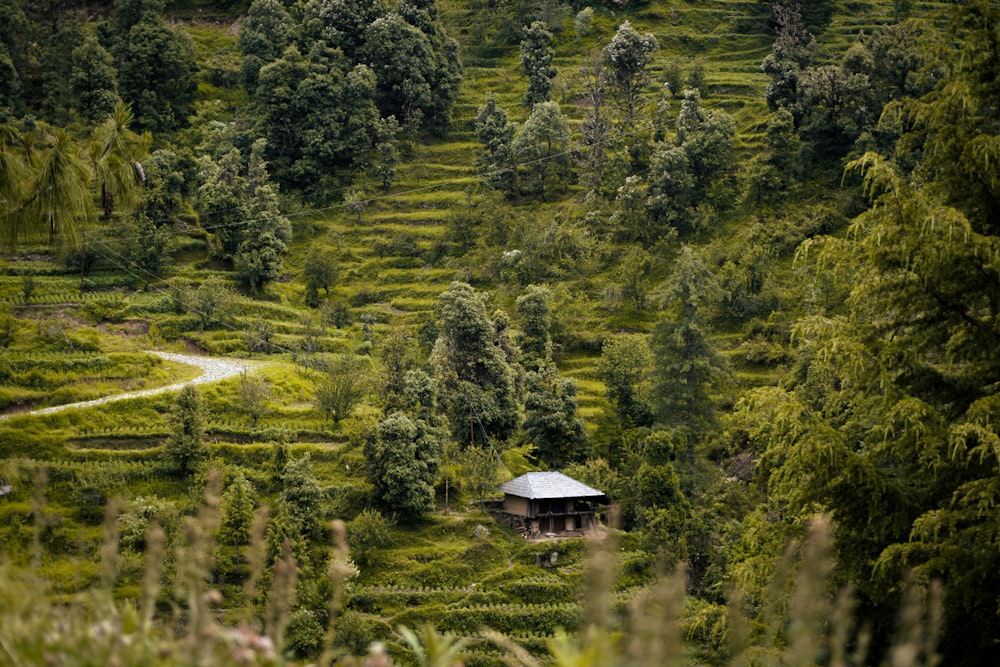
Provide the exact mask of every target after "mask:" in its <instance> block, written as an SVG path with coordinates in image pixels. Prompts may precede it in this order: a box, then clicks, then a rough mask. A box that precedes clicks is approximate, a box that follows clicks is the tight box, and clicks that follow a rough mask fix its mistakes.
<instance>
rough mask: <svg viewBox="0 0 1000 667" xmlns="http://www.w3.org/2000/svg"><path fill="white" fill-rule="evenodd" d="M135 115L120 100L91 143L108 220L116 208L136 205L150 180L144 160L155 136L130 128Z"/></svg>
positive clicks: (96, 131)
mask: <svg viewBox="0 0 1000 667" xmlns="http://www.w3.org/2000/svg"><path fill="white" fill-rule="evenodd" d="M134 118H135V117H134V116H133V115H132V109H131V107H129V105H128V104H126V103H124V102H118V103H117V104H116V105H115V110H114V111H113V112H112V113H111V114H110V115H109V116H108V118H107V120H105V121H104V123H102V124H101V125H100V126H99V127H98V128H97V129H96V130H95V131H94V139H93V141H92V142H91V144H90V151H89V153H90V162H91V164H92V165H93V169H94V177H95V179H96V185H97V188H98V196H99V198H100V200H101V210H102V211H103V212H104V219H105V220H110V219H111V216H112V215H113V214H114V212H115V209H116V208H119V207H124V208H131V207H132V206H134V205H135V204H136V203H137V202H138V200H139V197H140V195H141V193H142V189H141V186H142V183H143V182H144V181H145V180H146V175H145V172H144V171H143V169H142V165H141V164H140V160H142V159H144V158H145V157H146V155H147V154H148V152H149V146H150V144H151V143H152V140H153V137H152V135H150V134H149V133H148V132H144V133H142V134H137V133H136V132H133V131H132V130H130V129H129V125H130V124H131V123H132V121H133V120H134Z"/></svg>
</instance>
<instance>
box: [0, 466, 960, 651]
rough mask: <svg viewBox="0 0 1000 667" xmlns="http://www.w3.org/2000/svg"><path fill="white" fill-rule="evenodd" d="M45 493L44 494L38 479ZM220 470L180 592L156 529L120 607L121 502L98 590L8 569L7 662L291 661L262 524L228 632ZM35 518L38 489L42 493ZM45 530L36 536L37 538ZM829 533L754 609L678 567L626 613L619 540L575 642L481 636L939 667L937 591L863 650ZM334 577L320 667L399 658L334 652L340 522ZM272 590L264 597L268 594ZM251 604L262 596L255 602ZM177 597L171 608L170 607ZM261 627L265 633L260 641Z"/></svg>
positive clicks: (293, 568) (3, 646) (438, 638)
mask: <svg viewBox="0 0 1000 667" xmlns="http://www.w3.org/2000/svg"><path fill="white" fill-rule="evenodd" d="M40 486H41V485H40ZM219 490H220V483H219V476H218V474H212V475H210V477H209V480H208V483H207V485H206V491H205V501H204V503H203V505H202V508H201V509H200V510H199V512H198V513H197V514H196V515H195V516H192V517H188V519H187V520H186V522H185V524H184V528H183V530H182V531H181V534H180V536H179V540H178V545H177V546H176V549H177V567H176V574H175V576H174V577H173V579H174V582H173V586H174V587H173V590H172V592H173V596H172V597H171V596H167V595H165V594H164V591H163V587H162V580H163V579H164V567H163V561H164V552H165V546H166V545H165V542H166V538H165V534H164V532H163V530H162V529H160V528H159V527H158V525H157V524H156V523H155V521H154V522H151V526H150V530H149V534H148V536H147V538H146V540H145V544H146V549H147V550H146V561H145V573H144V576H143V578H142V587H141V593H140V596H139V599H138V600H126V601H122V600H116V599H115V598H114V596H113V595H112V591H113V588H114V585H115V582H116V580H117V578H118V568H119V563H120V556H119V553H118V544H117V543H118V538H119V533H118V526H117V512H118V506H117V505H116V504H114V503H112V504H111V505H110V506H109V510H108V513H107V518H106V521H105V530H104V539H105V544H104V547H103V549H102V551H101V559H102V567H101V570H100V571H101V576H100V578H99V585H96V586H95V587H94V588H92V589H90V590H87V591H84V592H82V593H79V594H76V595H72V596H62V595H60V596H57V595H55V594H54V592H53V591H51V590H48V589H47V588H46V585H45V582H44V581H43V580H42V579H41V577H40V576H39V574H38V572H39V568H38V566H37V563H38V560H37V559H36V560H35V566H33V567H32V568H31V569H30V570H28V571H25V570H23V569H21V570H19V569H17V568H15V567H14V566H13V565H11V564H9V563H3V564H0V667H6V666H8V665H9V666H11V667H24V666H27V665H60V666H69V667H73V666H78V665H79V666H91V665H93V666H94V667H98V666H101V667H104V666H107V665H121V666H129V665H137V666H139V665H141V666H142V667H170V666H173V665H196V666H201V665H205V666H216V665H220V666H221V665H256V666H261V667H267V666H271V665H284V664H288V663H287V661H288V659H289V658H288V656H286V654H285V651H284V650H283V649H284V647H285V646H286V641H285V631H286V629H287V628H288V623H289V619H290V615H291V613H292V610H293V609H294V608H295V604H296V602H295V599H296V592H297V582H298V577H299V569H298V565H297V563H296V561H295V558H294V556H292V555H291V552H290V550H289V549H288V548H286V549H285V550H284V555H283V557H281V558H280V559H279V560H278V561H277V562H276V563H275V564H274V566H273V571H272V572H271V573H270V574H269V575H267V576H264V568H265V567H266V563H265V559H264V558H263V557H262V555H263V553H264V545H263V540H264V537H263V532H264V531H263V523H264V521H265V517H266V510H264V511H262V512H260V513H259V514H258V518H257V521H256V522H255V527H254V529H253V531H252V532H253V534H254V537H252V539H251V545H250V547H249V548H248V552H247V557H248V561H249V564H250V572H249V577H248V580H247V582H246V588H245V600H246V604H247V606H246V608H245V609H244V611H243V613H242V614H241V615H240V618H241V622H240V625H239V626H238V627H235V628H234V627H229V626H226V625H224V624H222V623H221V622H220V620H219V619H220V617H221V615H222V611H223V610H221V609H220V608H219V607H220V606H221V604H222V601H223V600H222V596H221V594H220V593H219V592H218V591H217V590H215V589H214V588H213V587H212V585H211V581H212V569H213V565H214V560H215V550H216V541H215V534H216V532H217V530H218V528H219V524H220V513H219ZM36 496H38V498H36V500H35V503H34V504H35V506H36V510H37V511H35V512H34V514H35V516H36V521H39V522H41V521H44V513H43V512H41V511H40V509H41V507H42V506H43V505H44V490H43V489H40V490H39V491H37V492H36ZM36 530H37V529H36ZM831 551H832V532H831V527H830V523H829V521H828V520H827V519H825V518H822V517H820V518H816V519H814V520H813V521H812V524H811V528H810V534H809V536H808V539H807V540H805V541H804V542H803V543H801V544H793V545H791V546H790V547H789V548H788V550H787V553H786V555H785V557H784V559H783V561H782V565H781V566H780V567H779V568H778V569H777V574H776V575H775V576H774V578H773V581H772V583H771V586H770V589H769V591H768V592H767V594H766V595H765V596H764V599H762V600H760V601H753V602H752V603H751V602H750V601H748V600H744V599H742V598H741V597H740V595H739V593H738V592H733V593H732V595H731V596H730V602H729V604H728V605H715V604H711V603H708V602H705V601H703V600H699V599H697V598H693V597H689V596H687V595H686V592H685V589H686V576H685V571H684V569H683V567H681V566H678V567H676V568H675V569H674V571H673V572H671V573H669V574H668V573H664V574H663V575H662V576H661V577H660V578H659V580H658V581H657V582H656V583H655V584H653V585H651V586H649V587H647V588H645V589H644V590H642V591H641V592H640V593H638V594H636V595H634V596H633V597H632V600H631V602H630V603H629V604H628V605H627V606H623V605H622V604H621V603H620V602H617V601H616V600H617V599H618V598H617V596H616V592H615V579H616V561H617V553H618V543H617V537H616V534H615V533H614V532H610V533H608V534H607V535H605V536H603V537H602V538H601V539H594V540H592V542H591V544H590V553H589V556H588V558H587V562H586V571H585V572H584V576H583V581H584V582H586V593H585V597H584V600H583V616H582V618H583V624H582V628H581V630H580V632H579V633H577V634H575V635H568V634H557V636H555V637H553V638H552V639H551V640H549V642H548V649H549V653H550V656H549V657H547V658H539V657H538V656H536V655H533V654H532V653H531V652H529V651H528V650H527V649H526V648H524V647H522V646H520V645H518V644H517V643H515V642H514V641H513V640H512V639H510V638H508V637H505V636H504V635H502V634H500V633H498V632H496V631H494V630H491V629H483V630H482V632H481V633H480V634H481V636H482V637H485V638H486V639H488V640H490V641H491V642H493V643H494V644H496V645H497V646H498V647H500V649H501V651H502V658H501V659H502V660H503V661H504V662H505V663H506V664H508V665H511V666H512V667H517V666H520V667H541V666H542V665H555V666H556V667H633V666H634V667H639V666H643V667H645V666H656V667H660V666H662V667H673V666H678V667H679V666H680V665H685V664H710V665H730V666H732V667H744V666H746V667H750V666H757V665H761V666H770V665H776V666H777V665H781V666H785V665H789V666H799V665H801V666H807V665H808V666H811V665H830V666H834V667H860V666H861V665H868V664H878V663H879V662H881V663H882V664H886V665H891V667H933V666H935V665H936V664H937V663H938V657H937V655H936V643H937V639H938V633H939V628H940V621H941V598H942V593H941V588H940V586H938V585H937V584H934V583H932V584H930V585H927V586H925V587H923V588H921V587H920V586H918V585H917V584H916V583H914V582H912V581H911V582H906V584H905V592H904V604H903V606H902V609H903V611H902V613H901V615H900V619H899V623H898V631H897V635H896V641H895V644H894V645H893V646H891V647H889V649H888V650H887V651H886V652H885V655H884V657H882V656H877V657H873V656H870V655H869V651H868V646H869V642H868V632H867V631H866V629H865V628H860V629H859V628H856V627H855V624H854V620H853V606H854V603H853V596H852V593H851V591H850V590H849V589H847V590H842V591H839V592H838V591H837V590H835V587H834V586H833V585H832V583H831V574H832V571H833V561H832V557H831ZM327 574H328V576H329V578H330V582H331V584H332V592H331V597H330V600H329V604H330V608H329V614H328V616H327V618H328V619H329V620H328V624H327V625H328V627H327V632H326V637H325V640H324V643H323V647H322V653H321V654H320V656H319V658H318V664H320V665H323V666H324V667H326V666H328V665H344V666H359V667H360V666H364V667H389V666H390V665H392V664H393V659H392V657H391V656H390V655H389V654H387V653H386V651H385V647H383V646H382V645H380V644H373V645H372V646H371V647H370V648H369V651H368V655H366V656H360V657H355V656H351V655H348V654H347V653H346V652H345V651H344V650H343V649H342V648H340V647H338V646H336V645H335V641H334V639H335V636H336V633H335V632H334V626H335V624H336V623H337V620H338V618H339V613H340V611H341V609H342V607H343V604H344V592H345V590H346V588H347V587H348V585H349V583H350V581H351V579H353V578H354V577H355V576H357V568H356V567H355V566H354V564H353V562H352V561H351V559H350V556H349V553H348V549H347V542H346V537H345V529H344V526H343V524H342V523H341V522H334V525H333V548H332V552H331V554H330V558H329V562H328V567H327ZM263 581H270V590H269V591H267V592H266V594H264V593H262V592H261V591H258V590H257V586H258V584H260V583H261V582H263ZM255 601H256V602H255ZM168 603H169V604H168ZM262 628H263V630H265V631H266V634H265V632H263V631H262ZM399 636H400V639H401V640H402V641H401V642H400V645H405V646H407V647H408V648H409V649H410V651H411V656H410V657H409V658H408V659H407V660H406V661H405V664H412V663H414V662H415V663H416V664H418V665H421V666H422V667H423V666H426V667H455V666H457V665H461V664H462V656H463V653H464V652H465V651H466V650H468V651H469V654H468V655H470V656H471V655H472V654H473V653H474V650H475V649H474V648H473V649H467V646H469V643H468V642H469V640H468V638H460V637H455V636H453V635H450V634H447V633H439V632H438V631H437V630H436V629H435V628H433V627H431V626H424V627H422V628H420V629H418V630H416V631H414V630H411V629H408V628H405V627H401V628H400V629H399Z"/></svg>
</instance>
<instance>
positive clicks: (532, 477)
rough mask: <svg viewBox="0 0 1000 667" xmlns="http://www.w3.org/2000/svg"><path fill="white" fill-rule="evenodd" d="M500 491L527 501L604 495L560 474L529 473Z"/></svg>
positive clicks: (502, 485)
mask: <svg viewBox="0 0 1000 667" xmlns="http://www.w3.org/2000/svg"><path fill="white" fill-rule="evenodd" d="M500 490H501V491H503V492H504V493H506V494H509V495H512V496H518V497H520V498H528V499H529V500H539V499H541V500H544V499H549V498H595V497H598V496H601V497H603V496H604V495H605V493H604V492H603V491H598V490H597V489H592V488H590V487H589V486H587V485H586V484H581V483H580V482H578V481H576V480H575V479H573V478H572V477H567V476H566V475H564V474H562V473H561V472H529V473H525V474H523V475H521V476H520V477H517V478H515V479H512V480H510V481H509V482H504V483H503V484H501V485H500Z"/></svg>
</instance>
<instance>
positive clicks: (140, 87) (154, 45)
mask: <svg viewBox="0 0 1000 667" xmlns="http://www.w3.org/2000/svg"><path fill="white" fill-rule="evenodd" d="M133 4H139V3H133ZM116 9H117V11H118V12H122V11H124V10H123V9H122V8H120V7H119V8H116ZM129 16H130V17H131V14H130V15H129ZM116 23H117V24H118V28H119V33H118V39H117V40H116V42H115V44H114V47H113V48H112V52H113V53H114V55H115V59H116V61H117V63H118V92H119V94H120V95H121V96H122V99H124V100H125V101H126V102H128V103H129V104H131V106H132V109H133V111H134V112H135V114H136V123H137V125H138V126H139V127H140V128H142V129H148V130H152V131H163V130H176V129H178V128H181V127H185V126H186V125H187V124H188V117H189V116H190V115H191V114H192V113H193V110H194V109H193V105H194V98H195V92H196V90H197V86H198V84H197V73H198V65H197V64H196V63H195V53H194V45H193V44H192V43H191V40H190V39H189V38H188V37H187V35H185V34H184V33H181V32H178V31H175V30H173V29H171V28H170V27H169V26H168V25H167V24H166V23H165V22H164V21H163V19H161V18H160V17H159V16H158V15H157V14H156V13H155V11H153V10H152V9H151V8H144V9H143V11H142V13H141V15H140V17H139V20H138V21H136V22H135V23H132V19H131V18H128V19H124V18H123V17H121V16H119V15H118V13H116ZM125 25H129V26H130V27H129V28H128V30H127V32H121V31H122V30H123V29H124V26H125Z"/></svg>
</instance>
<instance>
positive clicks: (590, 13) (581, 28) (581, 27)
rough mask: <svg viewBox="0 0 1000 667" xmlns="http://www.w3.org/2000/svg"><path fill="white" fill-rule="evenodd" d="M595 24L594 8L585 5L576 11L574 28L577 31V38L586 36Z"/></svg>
mask: <svg viewBox="0 0 1000 667" xmlns="http://www.w3.org/2000/svg"><path fill="white" fill-rule="evenodd" d="M593 24H594V8H593V7H584V8H583V9H581V10H580V11H578V12H577V13H576V17H575V18H574V19H573V30H574V31H576V37H577V39H579V38H581V37H586V36H587V35H589V34H590V30H591V28H592V27H593Z"/></svg>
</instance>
